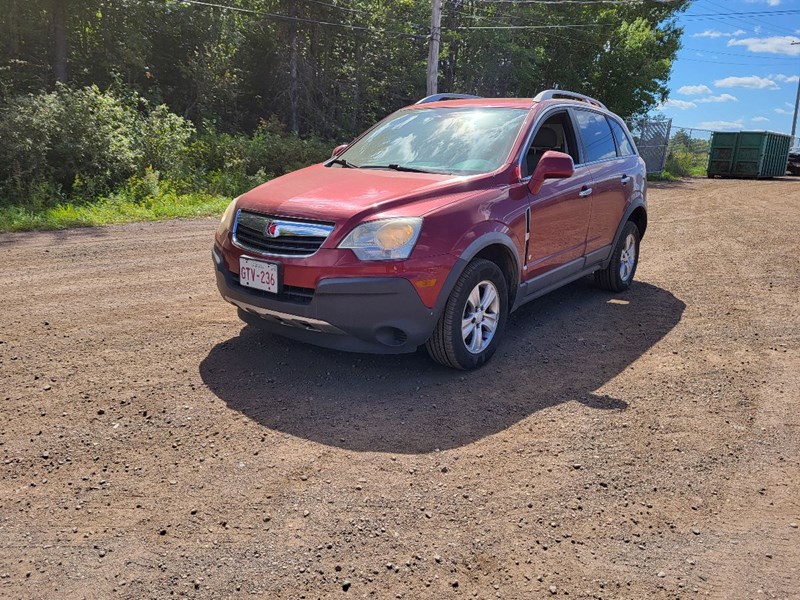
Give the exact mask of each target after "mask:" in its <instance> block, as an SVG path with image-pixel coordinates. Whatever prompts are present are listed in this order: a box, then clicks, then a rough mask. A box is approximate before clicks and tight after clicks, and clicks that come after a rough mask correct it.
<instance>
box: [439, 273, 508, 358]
mask: <svg viewBox="0 0 800 600" xmlns="http://www.w3.org/2000/svg"><path fill="white" fill-rule="evenodd" d="M507 313H508V286H507V284H506V280H505V277H504V276H503V272H502V271H501V270H500V267H498V266H497V265H496V264H494V263H493V262H491V261H488V260H483V259H476V260H473V261H472V262H471V263H469V265H467V268H466V269H464V272H463V273H462V274H461V276H460V277H459V278H458V281H457V282H456V285H455V286H454V287H453V291H452V292H451V294H450V297H449V298H448V299H447V304H446V305H445V308H444V311H443V312H442V316H441V318H440V319H439V322H438V323H437V324H436V328H435V329H434V331H433V335H432V336H431V338H430V339H429V340H428V342H427V344H426V345H425V347H426V348H427V350H428V354H430V356H431V358H433V360H435V361H436V362H438V363H441V364H443V365H445V366H446V367H453V368H454V369H462V370H465V371H468V370H471V369H477V368H478V367H480V366H481V365H483V364H484V363H486V361H488V360H489V359H490V358H491V357H492V355H493V354H494V353H495V350H497V345H498V344H499V343H500V337H501V334H502V332H503V328H504V326H505V322H506V317H507Z"/></svg>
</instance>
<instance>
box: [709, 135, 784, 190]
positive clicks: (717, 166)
mask: <svg viewBox="0 0 800 600" xmlns="http://www.w3.org/2000/svg"><path fill="white" fill-rule="evenodd" d="M791 143H792V138H791V136H788V135H784V134H782V133H773V132H770V131H740V132H737V133H730V132H721V131H716V132H714V133H713V134H712V136H711V149H710V150H709V158H708V176H709V177H714V176H715V175H719V176H721V177H739V178H743V179H759V178H762V177H779V176H781V175H783V174H784V173H786V163H787V162H788V159H789V148H790V147H791Z"/></svg>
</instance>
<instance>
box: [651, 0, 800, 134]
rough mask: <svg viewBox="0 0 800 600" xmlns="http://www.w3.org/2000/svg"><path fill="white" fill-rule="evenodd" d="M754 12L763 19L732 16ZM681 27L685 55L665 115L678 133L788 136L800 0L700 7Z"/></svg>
mask: <svg viewBox="0 0 800 600" xmlns="http://www.w3.org/2000/svg"><path fill="white" fill-rule="evenodd" d="M791 10H796V11H798V13H797V14H791V13H789V14H786V13H784V14H775V11H791ZM753 11H760V12H763V13H764V14H759V15H731V14H730V13H736V12H753ZM768 13H773V14H768ZM694 15H697V16H694ZM680 23H681V24H682V25H683V26H684V36H683V49H681V51H680V52H679V54H678V60H677V61H676V62H675V63H674V66H673V71H672V78H671V80H670V96H669V100H668V101H667V103H666V104H665V105H664V106H663V107H661V109H660V112H662V113H663V114H665V115H667V116H669V117H672V119H673V126H680V127H698V128H702V129H715V130H721V129H732V130H739V129H756V130H770V131H780V132H785V133H789V131H791V121H792V113H793V110H794V100H795V95H796V93H797V78H798V74H800V45H796V46H793V45H791V42H792V41H798V42H800V0H695V2H693V3H692V5H691V7H690V8H689V10H687V11H686V13H685V14H684V15H682V16H681V17H680Z"/></svg>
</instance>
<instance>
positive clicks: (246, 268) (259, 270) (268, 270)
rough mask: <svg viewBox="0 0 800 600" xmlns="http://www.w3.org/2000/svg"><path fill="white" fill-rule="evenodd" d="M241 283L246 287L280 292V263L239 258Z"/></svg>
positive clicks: (274, 292)
mask: <svg viewBox="0 0 800 600" xmlns="http://www.w3.org/2000/svg"><path fill="white" fill-rule="evenodd" d="M239 283H241V284H242V285H243V286H245V287H251V288H255V289H257V290H264V291H265V292H272V293H273V294H277V293H278V285H279V281H278V265H276V264H275V263H268V262H263V261H261V260H253V259H250V258H244V257H243V256H242V257H240V258H239Z"/></svg>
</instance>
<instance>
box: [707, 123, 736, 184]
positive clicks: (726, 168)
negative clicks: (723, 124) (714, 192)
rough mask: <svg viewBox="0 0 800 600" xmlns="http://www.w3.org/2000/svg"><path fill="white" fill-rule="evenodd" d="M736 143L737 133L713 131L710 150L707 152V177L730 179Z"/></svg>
mask: <svg viewBox="0 0 800 600" xmlns="http://www.w3.org/2000/svg"><path fill="white" fill-rule="evenodd" d="M738 141H739V134H738V133H728V132H724V131H715V132H714V133H712V134H711V148H710V149H709V151H708V176H709V177H713V176H714V175H721V176H722V177H730V175H731V169H732V167H733V157H734V154H736V144H737V142H738Z"/></svg>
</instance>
